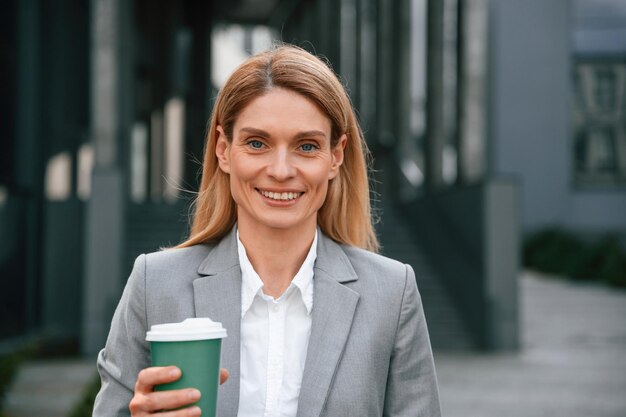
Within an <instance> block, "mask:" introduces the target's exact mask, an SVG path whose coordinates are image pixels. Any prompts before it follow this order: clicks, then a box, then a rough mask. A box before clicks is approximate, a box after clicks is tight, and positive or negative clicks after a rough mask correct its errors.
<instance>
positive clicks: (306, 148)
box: [300, 143, 317, 152]
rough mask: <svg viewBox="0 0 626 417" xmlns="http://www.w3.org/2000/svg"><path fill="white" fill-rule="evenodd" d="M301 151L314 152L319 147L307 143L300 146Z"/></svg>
mask: <svg viewBox="0 0 626 417" xmlns="http://www.w3.org/2000/svg"><path fill="white" fill-rule="evenodd" d="M300 149H302V150H303V151H304V152H312V151H314V150H315V149H317V146H315V145H313V144H312V143H305V144H303V145H301V146H300Z"/></svg>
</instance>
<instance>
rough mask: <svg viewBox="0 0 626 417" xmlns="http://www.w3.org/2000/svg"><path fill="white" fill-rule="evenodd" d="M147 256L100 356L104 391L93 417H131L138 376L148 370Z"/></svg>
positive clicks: (132, 278) (140, 262)
mask: <svg viewBox="0 0 626 417" xmlns="http://www.w3.org/2000/svg"><path fill="white" fill-rule="evenodd" d="M145 272H146V256H145V255H141V256H139V257H138V258H137V260H136V261H135V265H134V267H133V271H132V272H131V274H130V278H129V279H128V282H127V284H126V288H125V289H124V292H123V294H122V298H121V299H120V302H119V304H118V306H117V309H116V310H115V314H114V315H113V321H112V322H111V330H110V331H109V337H108V338H107V342H106V346H105V348H104V349H102V350H101V351H100V353H99V355H98V362H97V365H98V372H99V373H100V379H101V381H102V387H101V388H100V392H99V393H98V396H97V397H96V400H95V404H94V411H93V417H120V416H130V410H129V409H128V405H129V403H130V400H131V399H132V397H133V395H134V387H135V382H136V380H137V374H138V373H139V371H140V370H141V369H143V368H146V367H147V366H149V362H150V351H149V348H148V343H147V342H146V341H145V338H146V328H147V319H146V302H145V297H146V291H145V288H146V273H145Z"/></svg>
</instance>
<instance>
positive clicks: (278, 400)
mask: <svg viewBox="0 0 626 417" xmlns="http://www.w3.org/2000/svg"><path fill="white" fill-rule="evenodd" d="M237 248H238V252H239V264H240V265H241V278H242V285H241V357H240V361H241V362H240V373H241V377H240V382H239V413H238V414H237V416H238V417H261V416H262V417H295V415H296V411H297V408H298V397H299V395H300V385H301V383H302V372H303V371H304V361H305V359H306V353H307V348H308V345H309V336H310V335H311V310H312V309H313V265H314V264H315V259H316V258H317V231H316V232H315V238H314V239H313V244H312V245H311V248H310V249H309V253H308V255H307V257H306V259H305V260H304V263H303V264H302V266H301V267H300V270H299V271H298V273H297V274H296V276H295V277H294V278H293V280H292V282H291V284H290V285H289V287H288V288H287V289H286V290H285V292H284V293H283V294H282V295H281V296H280V297H279V298H278V299H274V297H270V296H268V295H266V294H264V293H263V282H262V281H261V278H260V277H259V275H258V274H257V273H256V271H255V270H254V268H253V267H252V264H251V263H250V260H249V259H248V256H247V254H246V249H245V248H244V246H243V244H242V243H241V241H240V240H239V233H237ZM277 256H280V254H277Z"/></svg>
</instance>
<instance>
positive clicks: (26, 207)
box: [15, 0, 44, 331]
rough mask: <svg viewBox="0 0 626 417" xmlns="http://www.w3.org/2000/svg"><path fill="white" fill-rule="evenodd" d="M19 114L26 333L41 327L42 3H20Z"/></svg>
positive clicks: (18, 168) (28, 0)
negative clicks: (23, 221) (23, 216)
mask: <svg viewBox="0 0 626 417" xmlns="http://www.w3.org/2000/svg"><path fill="white" fill-rule="evenodd" d="M17 9H18V10H17V16H18V24H17V28H18V36H17V39H18V42H19V46H18V48H17V51H18V56H17V60H18V63H17V68H19V71H18V73H17V83H18V89H17V91H18V94H17V111H16V112H15V114H16V115H17V120H16V137H17V138H18V140H17V144H16V149H15V155H16V163H15V189H16V190H17V192H18V193H19V194H20V200H21V201H20V211H24V212H25V217H26V219H27V221H26V223H25V228H24V229H25V235H26V236H25V242H26V244H25V254H26V262H25V269H26V271H25V276H24V277H23V279H24V280H25V286H24V294H25V295H26V296H25V299H24V310H25V327H26V331H33V330H35V327H36V326H37V325H38V324H39V305H40V303H39V297H40V294H39V283H40V277H41V270H42V267H41V249H42V244H41V241H42V235H41V230H42V213H43V165H44V164H43V155H44V152H43V150H42V149H41V148H40V139H39V138H40V137H41V129H40V126H41V124H40V123H39V121H40V119H41V83H40V71H41V62H40V61H41V59H40V57H41V51H40V44H41V40H40V36H41V33H40V29H41V25H40V19H41V15H40V11H41V5H40V2H39V1H38V0H25V1H20V2H18V3H17Z"/></svg>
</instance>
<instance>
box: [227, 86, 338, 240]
mask: <svg viewBox="0 0 626 417" xmlns="http://www.w3.org/2000/svg"><path fill="white" fill-rule="evenodd" d="M217 130H218V141H217V146H216V155H217V158H218V161H219V165H220V168H221V169H222V171H224V172H225V173H227V174H229V176H230V189H231V193H232V196H233V199H234V200H235V202H236V203H237V216H238V222H239V223H240V227H241V226H242V225H251V226H253V227H256V228H261V227H266V228H271V229H294V230H295V229H301V230H302V231H303V232H304V231H308V230H312V229H314V228H315V227H316V225H317V212H318V210H319V209H320V207H321V206H322V204H323V203H324V200H325V198H326V193H327V190H328V183H329V181H330V180H331V179H333V178H334V177H336V176H337V174H338V172H339V166H340V165H341V163H342V162H343V149H344V147H345V144H346V137H345V135H344V136H342V137H341V138H340V140H339V142H338V144H337V145H336V146H334V147H331V143H330V141H331V122H330V119H329V118H328V117H327V116H326V115H325V114H324V113H323V112H322V111H320V109H319V108H318V107H317V106H316V105H315V104H314V103H313V102H312V101H310V100H309V99H307V98H305V97H304V96H302V95H300V94H298V93H295V92H292V91H290V90H285V89H279V88H278V89H272V90H270V91H269V92H268V93H266V94H264V95H263V96H261V97H258V98H256V99H255V100H253V101H252V102H250V103H249V104H248V105H247V106H246V107H245V108H244V109H243V111H242V112H241V113H240V114H239V116H238V117H237V119H236V121H235V124H234V128H233V133H232V136H233V137H232V141H230V142H229V141H228V139H227V138H226V136H225V134H224V131H223V129H222V128H221V126H220V127H218V129H217ZM255 230H258V229H255Z"/></svg>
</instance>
